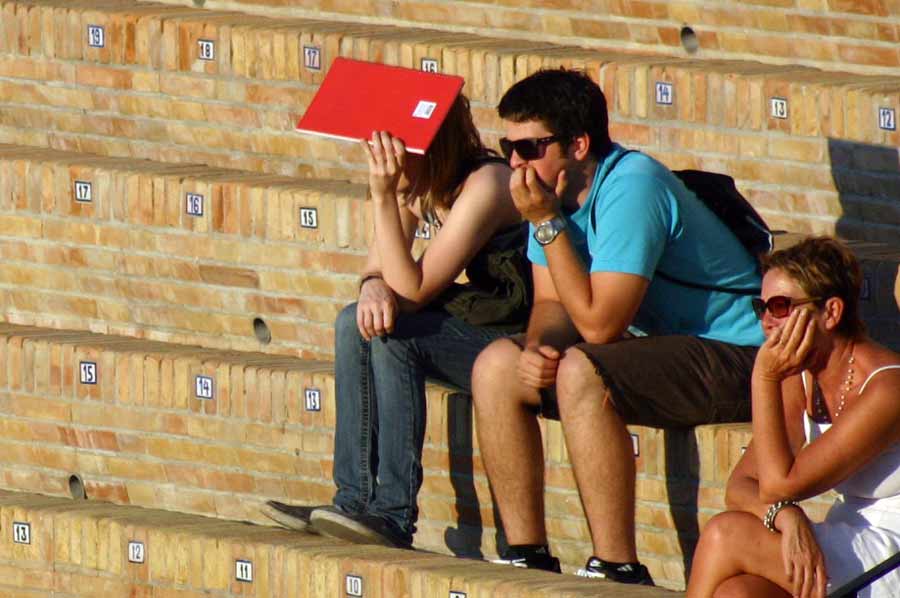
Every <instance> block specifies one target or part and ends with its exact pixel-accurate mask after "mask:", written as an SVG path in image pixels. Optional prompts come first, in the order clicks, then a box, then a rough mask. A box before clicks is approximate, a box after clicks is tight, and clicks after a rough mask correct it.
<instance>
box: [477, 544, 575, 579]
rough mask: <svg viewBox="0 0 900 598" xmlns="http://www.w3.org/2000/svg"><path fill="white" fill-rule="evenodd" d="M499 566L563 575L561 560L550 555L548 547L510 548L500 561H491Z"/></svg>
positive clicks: (501, 556)
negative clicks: (560, 566)
mask: <svg viewBox="0 0 900 598" xmlns="http://www.w3.org/2000/svg"><path fill="white" fill-rule="evenodd" d="M491 562H492V563H496V564H498V565H512V566H513V567H521V568H523V569H540V570H541V571H550V572H551V573H562V570H561V569H560V568H559V559H558V558H556V557H555V556H553V555H551V554H550V550H549V549H548V548H547V547H546V546H530V545H529V546H510V547H509V548H507V549H506V551H505V552H504V553H503V554H502V555H500V558H499V559H496V560H493V561H491Z"/></svg>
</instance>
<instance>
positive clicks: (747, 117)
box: [0, 0, 900, 242]
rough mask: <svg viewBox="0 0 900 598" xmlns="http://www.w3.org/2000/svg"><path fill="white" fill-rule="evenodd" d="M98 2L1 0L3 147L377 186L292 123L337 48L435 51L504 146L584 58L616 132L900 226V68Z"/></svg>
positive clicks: (879, 230) (337, 146) (771, 201)
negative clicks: (506, 134) (537, 87)
mask: <svg viewBox="0 0 900 598" xmlns="http://www.w3.org/2000/svg"><path fill="white" fill-rule="evenodd" d="M89 5H90V3H87V2H71V3H67V4H65V5H60V4H58V3H51V2H49V1H38V0H32V1H30V2H25V1H17V2H12V1H9V0H7V1H5V2H3V3H2V15H3V18H2V19H0V108H2V110H0V142H9V143H21V144H28V145H38V146H49V147H54V148H58V149H71V150H77V151H82V152H91V153H98V154H105V155H112V156H131V157H139V158H147V159H153V160H159V161H166V162H178V163H182V162H190V163H203V164H207V165H211V166H215V167H227V168H239V169H242V170H249V171H253V172H269V173H277V174H283V175H288V176H302V177H316V178H328V179H350V180H353V181H357V182H361V181H362V180H363V179H364V178H365V167H364V162H363V160H362V159H361V158H362V156H361V155H360V153H359V151H358V149H357V148H356V147H355V146H354V145H353V144H346V143H337V142H331V141H328V140H323V139H318V138H313V137H309V136H302V135H299V134H297V133H295V132H294V131H293V127H294V125H295V123H296V121H297V119H298V118H299V115H300V114H302V112H303V110H304V108H305V106H306V105H307V104H308V102H309V99H310V98H311V97H312V94H313V93H314V92H315V89H316V86H317V84H318V83H319V82H320V81H321V79H322V76H323V73H324V72H325V71H326V70H327V68H328V65H329V64H330V63H331V61H332V60H333V59H334V57H335V56H338V55H343V56H349V57H356V58H364V59H370V60H379V61H384V62H387V63H390V64H400V65H404V66H409V67H414V68H420V67H422V66H423V61H426V62H425V64H430V63H428V62H427V61H434V64H435V65H436V68H437V69H438V70H440V71H443V72H447V73H453V74H459V75H462V76H463V77H465V78H466V80H467V85H466V93H468V94H469V95H470V96H471V97H472V99H473V104H474V111H475V117H476V121H477V123H478V124H479V126H480V128H481V129H482V131H483V133H484V135H485V138H486V140H487V141H488V142H489V143H491V144H495V143H496V139H497V138H498V137H499V136H500V134H501V125H500V123H499V121H498V119H497V117H496V116H495V114H494V110H493V108H494V106H495V105H496V103H497V101H498V100H499V97H500V95H501V93H502V92H503V90H505V89H506V88H507V87H508V86H509V85H510V84H512V83H513V82H514V81H516V80H518V79H520V78H522V77H524V76H526V75H527V74H528V73H530V72H533V71H534V70H536V69H537V68H540V67H542V66H555V65H568V66H574V67H580V68H585V69H587V71H588V72H589V73H590V74H591V75H592V76H594V77H595V78H596V79H597V80H598V81H599V82H600V83H601V84H602V86H603V88H604V90H605V92H606V93H607V96H608V98H609V100H610V112H611V122H612V132H613V135H614V137H615V138H616V139H617V140H620V141H622V142H623V143H625V144H628V145H631V146H634V147H637V148H640V149H643V150H644V151H647V152H648V153H650V154H652V155H654V156H656V157H658V158H660V159H661V160H663V161H664V162H666V163H667V164H669V165H670V166H672V167H674V168H678V167H701V168H706V169H710V170H718V171H725V172H728V173H730V174H732V175H734V176H735V178H736V179H737V180H738V184H739V186H740V188H741V189H742V190H743V191H744V192H745V193H746V194H747V195H748V196H749V197H750V199H751V201H752V202H753V203H754V204H755V205H756V206H758V207H759V209H760V210H761V211H762V212H763V214H764V215H765V216H766V217H767V218H768V219H769V220H770V221H771V223H772V224H773V225H774V226H775V227H777V228H784V229H788V230H795V231H815V232H833V231H835V230H836V231H837V232H838V233H840V234H842V235H843V236H846V237H850V238H858V239H867V240H874V241H885V242H896V239H897V238H898V233H900V207H898V205H897V197H898V196H900V160H898V156H897V146H898V145H900V133H898V132H897V130H896V117H897V113H898V112H900V78H897V77H894V76H880V77H876V76H863V75H858V74H847V73H824V72H821V71H818V70H815V69H811V68H808V67H803V66H798V65H793V66H790V65H789V66H778V65H764V64H760V63H755V62H735V61H721V60H719V61H716V60H703V61H700V60H691V59H685V58H669V57H658V56H656V57H654V56H646V55H643V56H641V55H635V54H626V53H624V52H621V51H616V52H610V51H603V50H588V49H583V48H576V47H573V46H559V45H557V46H554V45H551V44H548V43H538V42H531V41H523V40H510V39H502V38H488V37H476V36H474V35H470V34H458V33H454V34H448V33H446V32H441V31H433V30H432V31H429V30H425V29H410V28H400V27H389V26H383V25H369V24H363V23H358V22H357V23H352V24H349V25H348V24H344V23H337V22H334V21H331V22H328V21H315V20H303V19H288V18H282V19H275V18H265V17H262V16H259V17H251V16H247V15H243V14H238V13H226V12H216V11H203V10H200V9H187V8H182V7H174V6H166V5H158V4H156V5H154V4H137V5H136V4H134V3H132V2H127V3H126V2H122V1H114V2H110V3H108V4H106V5H104V8H103V10H102V11H98V10H97V9H96V8H91V7H89ZM90 27H103V34H102V37H103V42H104V46H103V47H102V48H99V47H92V46H91V43H92V39H91V38H90V36H89V33H88V31H89V28H90ZM95 36H96V37H97V38H98V39H99V34H95ZM201 40H205V41H211V42H214V43H215V47H214V49H213V50H212V55H211V56H212V60H204V59H203V58H201V51H202V50H201V45H200V42H201ZM94 41H96V40H94ZM308 49H310V51H313V49H314V50H318V55H317V56H318V58H317V59H316V61H313V62H311V63H310V64H311V65H312V66H317V67H318V68H311V67H310V66H306V63H305V62H304V59H305V57H306V56H307V50H308ZM668 102H671V103H668ZM782 116H783V117H784V118H781V117H782ZM892 127H893V128H892Z"/></svg>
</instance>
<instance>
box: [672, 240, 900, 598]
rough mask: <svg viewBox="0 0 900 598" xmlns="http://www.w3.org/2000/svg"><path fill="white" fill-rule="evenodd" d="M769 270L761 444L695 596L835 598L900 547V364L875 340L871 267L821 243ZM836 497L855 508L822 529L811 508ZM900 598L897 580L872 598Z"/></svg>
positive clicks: (756, 388) (891, 578)
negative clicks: (868, 291)
mask: <svg viewBox="0 0 900 598" xmlns="http://www.w3.org/2000/svg"><path fill="white" fill-rule="evenodd" d="M764 271H765V276H764V278H763V284H762V297H761V298H760V299H758V300H756V302H755V304H754V308H755V309H756V312H757V314H758V315H759V317H760V319H761V321H762V326H763V330H764V332H765V334H766V337H767V340H766V342H765V343H764V344H763V345H762V347H761V348H760V350H759V353H758V354H757V358H756V363H755V366H754V369H753V377H752V401H753V441H752V443H751V444H750V446H749V447H747V451H746V452H745V453H744V456H743V457H742V458H741V460H740V462H738V464H737V466H736V467H735V470H734V471H733V472H732V474H731V479H730V480H729V482H728V489H727V494H726V502H727V504H728V507H729V509H731V510H730V511H728V512H726V513H723V514H720V515H718V516H716V517H714V518H713V519H712V520H711V521H710V522H709V523H708V524H707V526H706V528H705V529H704V530H703V534H702V536H701V538H700V542H699V544H698V546H697V552H696V553H695V556H694V566H693V570H692V571H691V578H690V583H689V585H688V597H689V598H701V597H709V596H715V597H716V598H726V597H728V598H735V597H745V596H746V597H749V596H754V597H763V596H799V597H803V598H807V597H815V598H822V597H824V596H825V593H826V591H830V590H833V589H835V588H837V587H840V586H841V585H842V584H844V583H845V582H847V581H849V580H850V579H852V578H853V577H855V576H857V575H859V574H860V573H862V572H863V571H866V570H868V569H870V568H872V567H873V566H875V565H877V564H878V563H880V562H882V561H884V560H885V559H887V558H888V557H890V556H891V555H893V554H895V553H896V552H898V550H900V355H898V354H897V353H895V352H893V351H891V350H889V349H887V348H886V347H883V346H881V345H879V344H878V343H876V342H874V341H873V340H872V339H870V338H869V337H868V336H867V335H866V334H865V330H864V326H863V324H862V322H861V320H860V317H859V293H860V286H861V280H862V277H861V274H860V268H859V264H858V263H857V261H856V259H855V258H854V256H853V255H852V253H851V252H850V251H849V249H847V247H846V246H845V245H844V244H842V243H840V242H839V241H836V240H834V239H831V238H827V237H820V238H812V239H807V240H805V241H803V242H801V243H799V244H798V245H796V246H794V247H791V248H788V249H785V250H782V251H778V252H776V253H774V254H772V255H770V256H768V257H767V258H766V259H765V260H764ZM832 489H833V490H836V491H837V493H838V494H840V495H841V498H840V499H839V500H837V501H836V502H835V504H834V505H833V506H832V508H831V509H830V510H829V512H828V515H827V517H826V518H825V521H824V522H821V523H811V522H810V521H809V519H808V518H807V517H806V515H805V514H804V512H803V509H802V508H801V507H800V506H799V505H798V504H797V501H801V500H803V499H807V498H810V497H813V496H816V495H819V494H822V493H824V492H827V491H829V490H832ZM898 595H900V573H897V572H896V571H894V572H893V573H890V574H888V575H887V576H885V577H883V578H881V579H880V580H878V581H876V582H875V583H873V584H872V585H871V586H869V587H868V588H866V589H865V590H863V591H862V592H860V594H859V596H861V597H862V596H866V597H887V596H898Z"/></svg>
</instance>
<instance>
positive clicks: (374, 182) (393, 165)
mask: <svg viewBox="0 0 900 598" xmlns="http://www.w3.org/2000/svg"><path fill="white" fill-rule="evenodd" d="M359 143H360V145H361V146H362V148H363V151H364V152H365V154H366V158H367V159H368V161H369V188H370V189H371V191H372V198H373V199H374V200H375V201H382V200H384V199H387V198H388V197H390V196H393V195H395V194H396V193H397V185H398V184H399V183H400V176H401V175H402V174H403V167H404V165H405V164H406V146H405V145H404V144H403V141H401V140H400V139H397V138H396V137H394V136H393V135H391V134H390V133H388V132H387V131H372V139H371V140H368V141H367V140H365V139H360V140H359Z"/></svg>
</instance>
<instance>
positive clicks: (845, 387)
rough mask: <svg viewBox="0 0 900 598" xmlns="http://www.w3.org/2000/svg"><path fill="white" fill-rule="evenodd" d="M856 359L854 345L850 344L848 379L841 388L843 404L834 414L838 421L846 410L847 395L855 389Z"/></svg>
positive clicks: (839, 405) (841, 403)
mask: <svg viewBox="0 0 900 598" xmlns="http://www.w3.org/2000/svg"><path fill="white" fill-rule="evenodd" d="M854 362H855V359H854V358H853V343H850V359H849V360H847V377H846V378H844V384H843V386H842V387H841V402H840V403H838V408H837V411H835V412H834V418H835V419H837V416H839V415H840V414H841V411H843V410H844V403H846V402H847V393H848V392H850V389H851V388H852V387H853V363H854Z"/></svg>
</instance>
